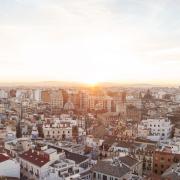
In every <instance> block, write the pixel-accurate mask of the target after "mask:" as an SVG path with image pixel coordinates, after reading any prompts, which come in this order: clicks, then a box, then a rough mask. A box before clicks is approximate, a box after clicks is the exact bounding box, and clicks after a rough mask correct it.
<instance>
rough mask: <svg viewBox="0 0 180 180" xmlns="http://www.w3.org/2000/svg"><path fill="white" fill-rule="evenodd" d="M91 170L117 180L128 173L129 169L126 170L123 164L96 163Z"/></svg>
mask: <svg viewBox="0 0 180 180" xmlns="http://www.w3.org/2000/svg"><path fill="white" fill-rule="evenodd" d="M91 170H92V171H96V172H100V173H103V174H107V175H110V176H114V177H117V178H120V177H122V176H124V175H125V174H127V173H128V172H130V168H128V167H127V166H125V165H123V164H116V165H114V164H113V163H112V162H111V161H98V162H97V164H96V165H95V166H93V167H92V169H91Z"/></svg>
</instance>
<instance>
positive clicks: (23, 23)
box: [0, 0, 180, 83]
mask: <svg viewBox="0 0 180 180" xmlns="http://www.w3.org/2000/svg"><path fill="white" fill-rule="evenodd" d="M49 80H53V81H58V80H59V81H61V80H62V81H66V80H67V81H78V82H86V83H96V82H105V81H106V82H107V81H113V82H123V83H124V82H133V83H134V82H138V83H147V82H150V83H180V0H0V81H3V82H5V81H8V82H11V81H49Z"/></svg>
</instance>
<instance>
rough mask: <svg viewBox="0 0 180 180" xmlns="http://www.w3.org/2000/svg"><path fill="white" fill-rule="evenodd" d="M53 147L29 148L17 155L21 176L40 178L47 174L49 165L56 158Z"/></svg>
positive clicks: (57, 156) (36, 179)
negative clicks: (38, 149)
mask: <svg viewBox="0 0 180 180" xmlns="http://www.w3.org/2000/svg"><path fill="white" fill-rule="evenodd" d="M58 158H59V155H58V154H57V151H56V150H55V149H52V148H51V149H47V150H45V151H36V150H29V151H26V152H24V153H22V154H20V155H19V163H20V165H21V178H28V179H31V178H32V179H35V180H38V179H42V178H46V177H47V176H48V172H49V171H48V169H49V165H50V164H52V163H53V162H55V161H56V160H58Z"/></svg>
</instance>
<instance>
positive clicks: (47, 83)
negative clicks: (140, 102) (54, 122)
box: [0, 81, 172, 88]
mask: <svg viewBox="0 0 180 180" xmlns="http://www.w3.org/2000/svg"><path fill="white" fill-rule="evenodd" d="M89 86H90V85H88V84H86V83H80V82H70V81H40V82H7V83H5V82H0V87H89ZM95 86H100V87H134V88H138V87H139V88H151V87H167V86H168V85H157V84H156V85H155V84H148V83H137V84H134V83H118V82H101V83H98V84H96V85H95ZM169 86H172V85H169Z"/></svg>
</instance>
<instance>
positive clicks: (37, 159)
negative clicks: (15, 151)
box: [19, 150, 49, 167]
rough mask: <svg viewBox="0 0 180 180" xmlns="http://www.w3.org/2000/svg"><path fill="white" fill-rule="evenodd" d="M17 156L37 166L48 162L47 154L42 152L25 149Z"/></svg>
mask: <svg viewBox="0 0 180 180" xmlns="http://www.w3.org/2000/svg"><path fill="white" fill-rule="evenodd" d="M19 157H20V158H22V159H24V160H26V161H28V162H30V163H32V164H34V165H36V166H39V167H42V166H44V165H45V164H46V163H48V162H49V156H45V155H44V153H39V152H38V151H33V150H29V151H26V152H24V153H22V154H20V155H19Z"/></svg>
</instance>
